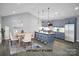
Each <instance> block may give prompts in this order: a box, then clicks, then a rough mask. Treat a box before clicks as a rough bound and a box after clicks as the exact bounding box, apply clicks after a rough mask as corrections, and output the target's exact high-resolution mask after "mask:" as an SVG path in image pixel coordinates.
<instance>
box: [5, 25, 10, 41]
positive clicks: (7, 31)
mask: <svg viewBox="0 0 79 59" xmlns="http://www.w3.org/2000/svg"><path fill="white" fill-rule="evenodd" d="M9 38H10V37H9V26H5V39H6V40H7V39H9Z"/></svg>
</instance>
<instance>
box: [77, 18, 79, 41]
mask: <svg viewBox="0 0 79 59" xmlns="http://www.w3.org/2000/svg"><path fill="white" fill-rule="evenodd" d="M77 42H79V17H77Z"/></svg>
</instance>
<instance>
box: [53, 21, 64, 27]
mask: <svg viewBox="0 0 79 59" xmlns="http://www.w3.org/2000/svg"><path fill="white" fill-rule="evenodd" d="M64 25H65V20H53V26H54V27H64Z"/></svg>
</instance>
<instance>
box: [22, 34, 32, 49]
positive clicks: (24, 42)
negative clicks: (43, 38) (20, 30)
mask: <svg viewBox="0 0 79 59" xmlns="http://www.w3.org/2000/svg"><path fill="white" fill-rule="evenodd" d="M31 38H32V33H25V37H24V39H23V40H22V46H23V47H24V48H26V46H29V45H31V43H32V40H31Z"/></svg>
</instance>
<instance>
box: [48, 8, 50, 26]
mask: <svg viewBox="0 0 79 59" xmlns="http://www.w3.org/2000/svg"><path fill="white" fill-rule="evenodd" d="M49 9H50V8H49V7H48V26H49V24H50V22H49Z"/></svg>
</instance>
